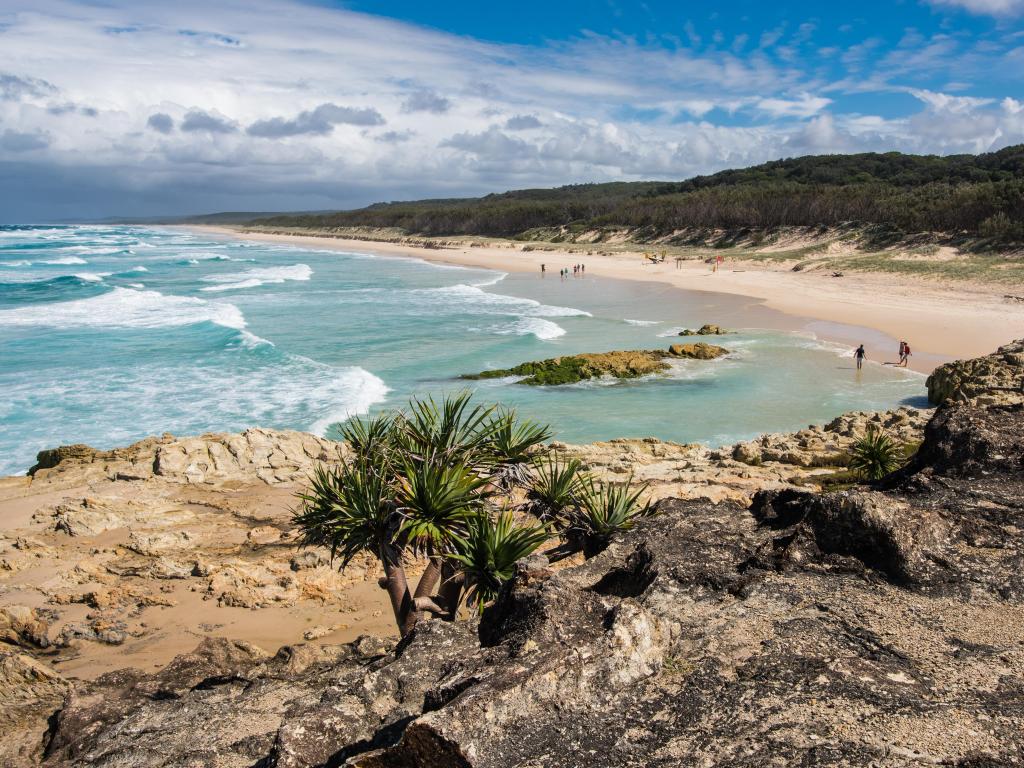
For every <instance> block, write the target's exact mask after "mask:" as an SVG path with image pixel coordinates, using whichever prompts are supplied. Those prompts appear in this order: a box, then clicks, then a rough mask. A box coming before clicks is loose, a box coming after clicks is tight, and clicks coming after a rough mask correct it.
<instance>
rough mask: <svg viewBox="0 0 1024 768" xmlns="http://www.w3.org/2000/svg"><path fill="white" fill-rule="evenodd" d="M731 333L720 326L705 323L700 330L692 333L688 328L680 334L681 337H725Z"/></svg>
mask: <svg viewBox="0 0 1024 768" xmlns="http://www.w3.org/2000/svg"><path fill="white" fill-rule="evenodd" d="M727 333H729V331H727V330H725V329H724V328H722V327H721V326H719V325H711V324H710V323H705V324H704V325H702V326H701V327H700V328H699V329H698V330H696V331H692V330H690V329H689V328H686V329H684V330H682V331H680V332H679V335H680V336H725V335H726V334H727Z"/></svg>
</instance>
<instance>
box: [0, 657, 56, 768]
mask: <svg viewBox="0 0 1024 768" xmlns="http://www.w3.org/2000/svg"><path fill="white" fill-rule="evenodd" d="M68 688H69V684H68V683H67V682H66V681H65V680H64V679H63V678H62V677H61V676H60V675H59V674H57V673H56V672H54V671H53V670H51V669H50V668H49V667H47V666H45V665H44V664H41V663H40V662H38V661H36V660H34V659H33V658H31V657H30V656H27V655H25V654H22V653H17V652H9V651H0V732H2V733H3V737H2V738H0V765H2V766H4V768H35V766H38V765H39V763H40V761H41V759H42V754H43V747H44V744H45V738H46V735H47V731H48V719H49V717H50V716H51V715H52V713H53V712H54V711H55V710H56V709H57V708H58V707H59V706H60V704H61V702H62V700H63V698H64V694H65V692H66V691H67V690H68Z"/></svg>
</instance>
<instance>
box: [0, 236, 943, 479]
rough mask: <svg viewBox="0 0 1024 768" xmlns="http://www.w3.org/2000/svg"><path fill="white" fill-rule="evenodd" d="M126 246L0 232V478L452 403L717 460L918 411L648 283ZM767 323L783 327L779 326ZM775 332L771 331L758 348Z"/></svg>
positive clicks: (219, 248) (829, 350) (780, 336)
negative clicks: (593, 372) (123, 449)
mask: <svg viewBox="0 0 1024 768" xmlns="http://www.w3.org/2000/svg"><path fill="white" fill-rule="evenodd" d="M561 266H568V265H561V264H557V263H553V264H551V265H549V271H548V273H547V275H546V276H544V277H542V276H541V275H539V274H523V273H520V274H505V273H501V272H494V271H490V270H482V269H466V268H462V267H453V266H444V265H435V264H431V263H428V262H425V261H420V260H418V259H413V258H398V257H395V258H391V257H382V256H372V255H368V254H360V253H341V252H338V251H333V250H331V251H328V250H316V249H310V248H306V247H292V246H285V245H278V244H267V243H259V242H246V241H244V240H232V239H228V238H221V237H218V236H215V235H208V234H205V233H191V232H186V231H178V230H174V229H165V228H147V227H137V226H67V227H65V226H60V227H57V226H54V227H43V226H38V227H18V226H13V227H12V226H4V227H0V474H14V473H23V472H24V471H25V470H26V469H27V468H28V467H29V466H30V465H31V464H32V463H33V462H34V457H35V454H36V452H37V451H39V450H41V449H43V448H49V447H54V446H57V445H60V444H64V443H76V442H84V443H88V444H90V445H93V446H95V447H99V448H107V447H113V446H118V445H124V444H127V443H129V442H132V441H134V440H137V439H140V438H142V437H145V436H147V435H153V434H160V433H163V432H172V433H174V434H177V435H186V434H199V433H202V432H209V431H238V430H242V429H245V428H247V427H251V426H263V427H274V428H291V429H302V430H309V431H312V432H316V433H318V434H322V435H324V434H326V435H328V436H331V435H334V434H336V429H337V426H336V425H337V424H338V423H339V422H342V421H344V420H345V419H347V418H350V417H351V416H353V415H357V414H364V413H367V412H371V411H376V410H378V409H381V408H390V407H401V406H402V405H403V404H404V403H405V402H407V400H408V398H409V397H410V396H412V395H424V394H440V393H443V392H453V391H458V390H460V389H463V388H466V387H470V388H473V389H475V390H476V391H477V392H478V399H479V400H480V401H483V402H500V403H503V404H505V405H508V406H512V407H515V408H517V409H518V410H519V412H520V413H521V414H522V415H523V416H526V417H529V418H532V419H535V420H538V421H543V422H545V423H548V424H550V425H551V426H552V428H553V430H554V433H555V437H556V438H557V439H559V440H563V441H567V442H590V441H595V440H606V439H610V438H615V437H646V436H653V437H658V438H662V439H667V440H675V441H680V442H703V443H706V444H709V445H722V444H727V443H731V442H735V441H737V440H741V439H748V438H751V437H753V436H755V435H757V434H760V433H763V432H766V431H781V430H793V429H799V428H801V427H804V426H806V425H808V424H810V423H817V422H822V421H827V420H829V419H831V418H833V417H835V416H837V415H838V414H840V413H843V412H844V411H849V410H875V409H883V408H890V407H894V406H897V405H900V404H913V405H921V404H922V403H923V395H924V391H925V390H924V377H923V376H921V375H920V374H917V373H915V372H913V371H907V370H901V369H894V368H892V367H889V366H881V365H876V364H873V363H870V364H868V365H867V366H866V367H865V369H864V370H863V371H861V372H857V371H856V370H854V366H853V359H852V357H851V353H852V350H851V349H850V348H848V347H845V346H842V345H836V344H831V343H828V342H824V341H821V340H819V339H817V338H815V337H814V335H813V334H811V333H809V332H807V331H800V329H799V328H797V330H795V331H794V330H789V331H786V330H779V328H783V327H793V324H792V319H788V321H787V319H786V318H783V317H781V316H777V315H776V314H775V313H772V312H770V311H769V310H766V309H764V308H763V307H762V306H761V305H760V303H758V302H756V301H753V300H749V299H744V298H739V297H730V296H725V295H721V294H713V293H698V292H693V291H683V290H679V289H677V288H672V287H668V286H664V285H661V284H658V283H642V282H631V281H619V280H610V279H601V278H597V277H594V276H586V277H582V278H569V279H567V280H561V279H559V276H558V269H560V268H561ZM708 322H711V323H718V324H721V325H724V326H727V327H730V328H735V329H738V330H739V333H737V334H734V335H730V336H727V337H722V338H720V339H709V340H710V341H714V342H717V343H720V344H722V345H724V346H726V347H727V348H729V349H730V350H731V351H732V354H730V355H729V356H728V357H727V358H723V359H720V360H715V361H709V362H708V361H686V362H680V363H677V364H674V365H673V369H672V371H671V372H669V373H668V374H666V375H659V376H654V377H649V378H645V379H639V380H633V381H625V382H620V381H615V382H609V381H593V382H586V383H582V384H578V385H573V386H568V387H557V388H545V387H527V386H523V385H518V384H516V383H514V381H512V380H490V381H485V382H466V381H463V380H460V379H459V378H458V376H459V375H460V374H463V373H472V372H477V371H481V370H484V369H489V368H499V367H500V368H504V367H509V366H511V365H515V364H516V363H519V362H522V361H525V360H536V359H542V358H549V357H555V356H557V355H563V354H571V353H577V352H600V351H607V350H613V349H648V348H657V347H667V346H668V344H670V343H673V342H674V341H676V340H678V339H677V337H676V334H677V333H678V330H679V329H681V328H684V327H693V328H696V327H699V326H700V325H702V324H704V323H708ZM787 322H788V323H789V325H787ZM773 329H774V330H773Z"/></svg>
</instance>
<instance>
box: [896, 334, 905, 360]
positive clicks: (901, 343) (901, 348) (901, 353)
mask: <svg viewBox="0 0 1024 768" xmlns="http://www.w3.org/2000/svg"><path fill="white" fill-rule="evenodd" d="M906 348H907V342H905V341H904V340H903V339H900V361H899V362H898V363H897V365H903V357H904V354H905V350H906Z"/></svg>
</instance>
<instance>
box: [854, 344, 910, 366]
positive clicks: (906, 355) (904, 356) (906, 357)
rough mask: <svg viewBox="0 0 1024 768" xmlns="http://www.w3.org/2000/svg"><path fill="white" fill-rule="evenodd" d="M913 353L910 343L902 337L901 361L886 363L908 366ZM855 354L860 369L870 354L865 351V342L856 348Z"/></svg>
mask: <svg viewBox="0 0 1024 768" xmlns="http://www.w3.org/2000/svg"><path fill="white" fill-rule="evenodd" d="M912 354H914V353H913V352H911V351H910V345H909V344H908V343H907V342H906V341H904V340H903V339H900V361H899V362H898V363H886V365H899V366H902V367H903V368H906V367H907V363H908V362H909V361H910V356H911V355H912ZM853 356H854V358H856V360H857V368H858V370H859V369H860V368H863V367H864V360H866V359H867V356H868V354H867V352H865V351H864V345H863V344H861V345H860V346H859V347H857V349H856V350H854V352H853Z"/></svg>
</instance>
